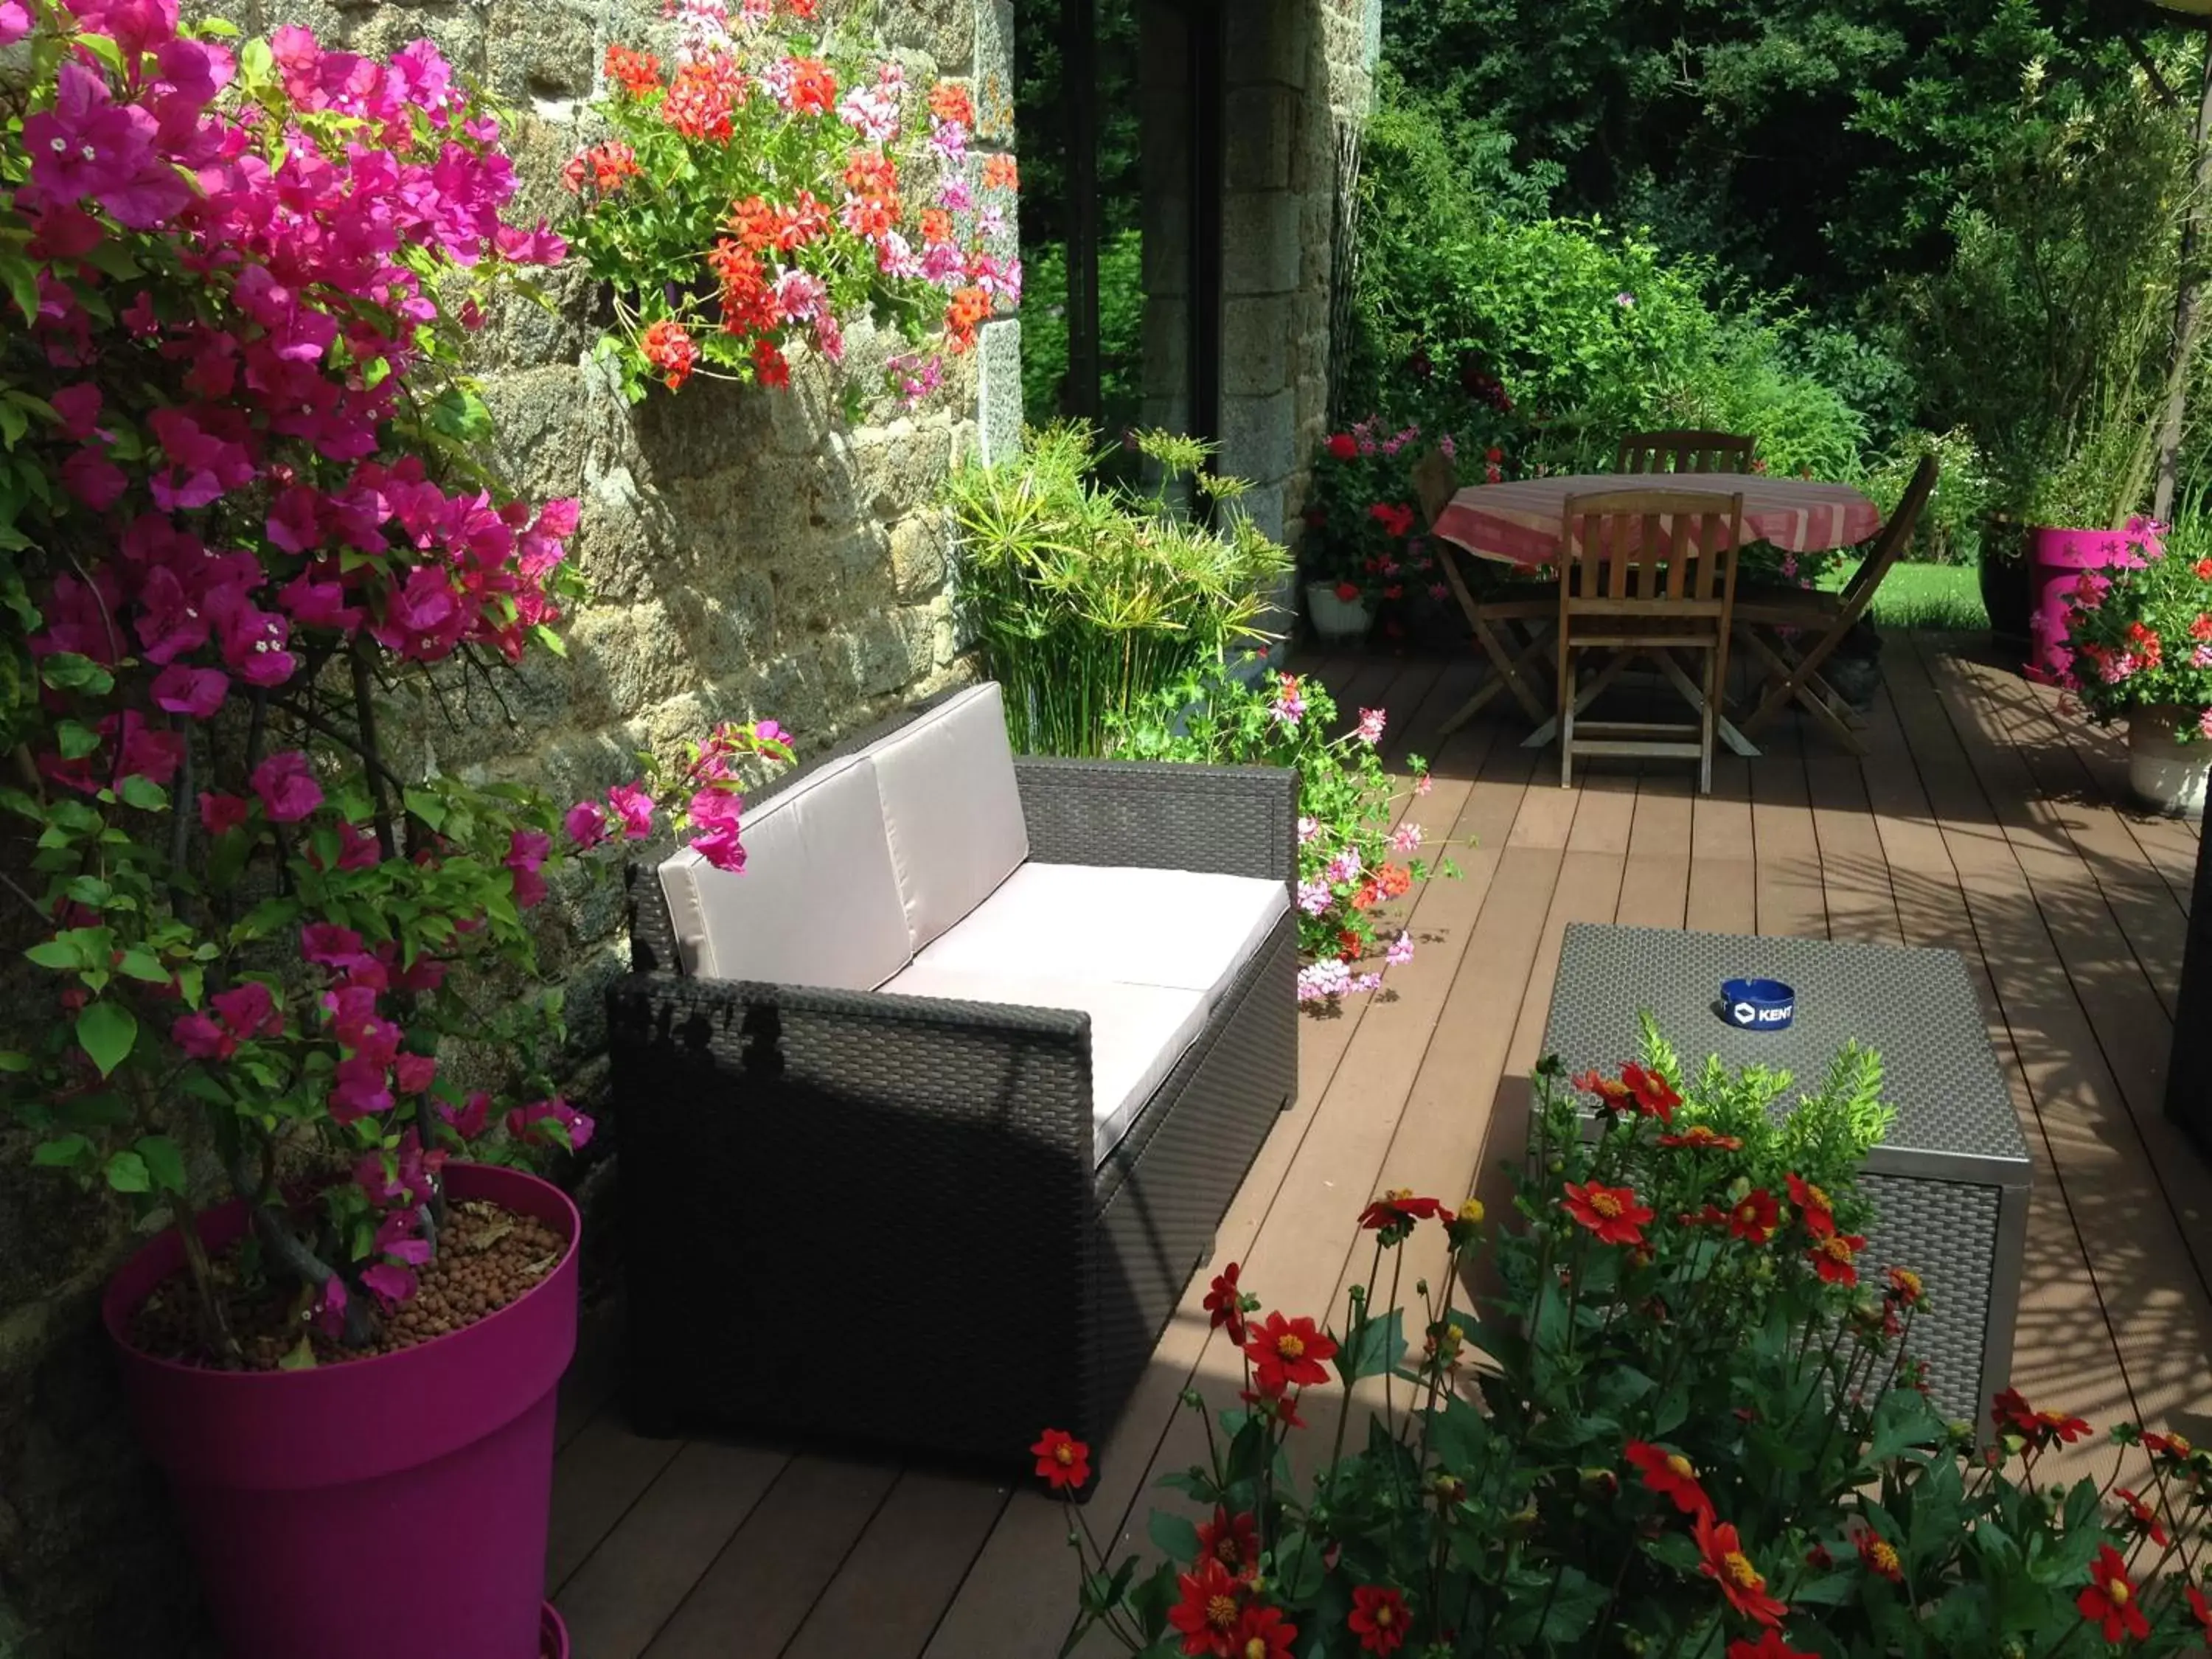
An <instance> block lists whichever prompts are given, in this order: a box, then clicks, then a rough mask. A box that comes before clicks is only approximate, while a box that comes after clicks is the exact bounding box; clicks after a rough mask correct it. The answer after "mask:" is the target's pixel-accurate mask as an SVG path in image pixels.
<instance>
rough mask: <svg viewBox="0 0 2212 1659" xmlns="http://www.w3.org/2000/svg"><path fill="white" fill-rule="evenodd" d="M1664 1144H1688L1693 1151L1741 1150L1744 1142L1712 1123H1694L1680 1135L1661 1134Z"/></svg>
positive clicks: (1660, 1139)
mask: <svg viewBox="0 0 2212 1659" xmlns="http://www.w3.org/2000/svg"><path fill="white" fill-rule="evenodd" d="M1659 1144H1660V1145H1661V1146H1686V1147H1687V1148H1689V1149H1690V1150H1691V1151H1692V1152H1741V1151H1742V1150H1743V1142H1742V1141H1741V1140H1739V1139H1736V1137H1735V1136H1734V1135H1724V1134H1723V1133H1721V1132H1720V1131H1719V1130H1718V1129H1716V1128H1715V1127H1713V1126H1712V1125H1711V1124H1710V1123H1692V1125H1691V1126H1690V1127H1688V1128H1686V1129H1685V1130H1683V1131H1682V1133H1680V1134H1678V1135H1661V1136H1660V1137H1659Z"/></svg>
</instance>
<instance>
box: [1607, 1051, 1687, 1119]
mask: <svg viewBox="0 0 2212 1659" xmlns="http://www.w3.org/2000/svg"><path fill="white" fill-rule="evenodd" d="M1620 1080H1621V1081H1622V1082H1623V1083H1625V1084H1626V1085H1628V1091H1629V1092H1630V1093H1631V1094H1632V1095H1634V1096H1635V1097H1636V1109H1637V1110H1638V1112H1640V1113H1642V1114H1643V1115H1644V1116H1645V1117H1656V1118H1657V1119H1658V1120H1659V1121H1661V1122H1662V1123H1672V1122H1673V1121H1674V1109H1675V1108H1676V1107H1677V1106H1680V1104H1681V1103H1682V1097H1681V1096H1680V1095H1678V1094H1676V1093H1675V1092H1674V1085H1673V1084H1671V1083H1669V1082H1668V1081H1667V1079H1665V1078H1663V1077H1662V1076H1660V1075H1659V1073H1656V1072H1647V1071H1646V1070H1644V1067H1643V1066H1636V1065H1628V1066H1622V1067H1621V1068H1620Z"/></svg>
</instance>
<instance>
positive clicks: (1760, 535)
mask: <svg viewBox="0 0 2212 1659" xmlns="http://www.w3.org/2000/svg"><path fill="white" fill-rule="evenodd" d="M1613 489H1663V490H1668V491H1692V492H1695V493H1697V494H1700V495H1702V494H1704V493H1705V492H1707V491H1709V490H1710V491H1711V492H1712V493H1713V494H1715V495H1719V496H1722V497H1723V498H1725V497H1727V496H1729V495H1735V494H1736V493H1737V492H1738V491H1739V490H1740V491H1741V492H1742V495H1743V528H1744V538H1745V539H1746V540H1747V541H1763V542H1771V543H1773V544H1774V545H1775V546H1777V547H1779V548H1782V549H1784V550H1787V551H1789V552H1791V553H1811V552H1814V551H1816V550H1820V549H1822V548H1829V547H1850V546H1853V545H1855V544H1857V543H1860V542H1863V541H1864V540H1866V538H1868V537H1869V536H1871V535H1873V534H1874V533H1875V531H1877V530H1879V529H1880V528H1881V508H1879V507H1876V506H1875V504H1874V503H1873V502H1872V501H1869V500H1868V499H1867V498H1866V497H1865V496H1864V495H1861V494H1860V493H1859V492H1858V491H1857V490H1856V489H1852V488H1851V487H1850V485H1849V484H1833V483H1812V482H1810V481H1808V480H1807V479H1803V478H1770V477H1766V476H1765V474H1763V473H1758V472H1749V473H1735V472H1668V473H1658V474H1653V473H1635V474H1626V473H1620V472H1578V473H1569V474H1566V475H1564V476H1562V477H1556V478H1524V479H1522V481H1521V482H1520V483H1501V484H1479V485H1477V486H1476V487H1474V489H1462V490H1461V491H1460V492H1459V494H1458V495H1455V496H1453V497H1452V501H1451V505H1450V506H1449V507H1446V508H1445V509H1444V510H1443V516H1442V517H1441V518H1439V519H1438V520H1437V526H1436V533H1437V535H1439V536H1442V537H1443V538H1445V539H1446V540H1447V541H1451V542H1456V543H1457V544H1459V545H1460V546H1462V547H1463V548H1465V549H1467V550H1468V552H1470V553H1476V554H1480V556H1482V557H1484V558H1486V559H1502V560H1504V561H1505V562H1508V563H1511V564H1517V565H1524V566H1531V567H1533V566H1535V565H1541V564H1550V563H1552V562H1553V561H1555V560H1556V559H1557V558H1558V557H1559V517H1560V513H1561V512H1562V510H1563V509H1564V508H1565V504H1566V499H1567V497H1568V496H1570V495H1588V494H1590V493H1591V492H1593V491H1595V490H1613Z"/></svg>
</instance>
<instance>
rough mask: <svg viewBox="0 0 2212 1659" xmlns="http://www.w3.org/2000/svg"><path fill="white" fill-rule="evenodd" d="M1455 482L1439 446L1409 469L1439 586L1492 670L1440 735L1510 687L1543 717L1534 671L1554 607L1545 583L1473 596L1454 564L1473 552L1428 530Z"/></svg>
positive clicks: (1532, 714)
mask: <svg viewBox="0 0 2212 1659" xmlns="http://www.w3.org/2000/svg"><path fill="white" fill-rule="evenodd" d="M1457 483H1458V479H1457V478H1456V477H1455V475H1454V473H1453V471H1452V464H1451V459H1450V458H1449V456H1447V455H1446V454H1445V453H1443V450H1441V449H1432V450H1431V451H1430V452H1429V453H1427V454H1426V455H1425V456H1423V457H1422V458H1421V459H1420V461H1419V464H1418V465H1415V467H1414V468H1413V493H1414V496H1415V498H1416V499H1417V500H1418V501H1419V502H1420V504H1421V513H1422V515H1423V516H1424V517H1425V519H1426V520H1428V525H1429V530H1430V532H1431V534H1430V538H1429V545H1430V548H1431V551H1432V552H1433V553H1434V554H1435V556H1436V561H1437V568H1439V569H1441V570H1442V571H1443V575H1444V582H1445V585H1446V586H1449V588H1450V589H1451V592H1452V598H1453V599H1455V601H1456V602H1457V603H1458V605H1459V608H1460V611H1461V612H1462V615H1464V616H1465V617H1467V625H1468V629H1470V630H1471V631H1472V632H1473V633H1474V642H1475V643H1476V644H1477V645H1478V646H1480V647H1481V648H1482V653H1483V655H1484V656H1486V657H1487V658H1488V659H1490V665H1491V668H1492V674H1491V676H1490V678H1487V679H1486V680H1485V681H1484V682H1483V683H1482V684H1481V685H1480V687H1478V688H1477V689H1476V690H1475V693H1474V696H1471V697H1469V698H1468V700H1467V702H1464V703H1462V705H1461V706H1460V708H1458V710H1457V711H1456V712H1455V713H1454V714H1452V716H1451V718H1450V719H1449V720H1445V721H1444V723H1443V725H1442V726H1438V727H1437V736H1438V737H1440V738H1448V737H1449V736H1450V735H1451V734H1452V733H1453V732H1456V731H1458V730H1459V729H1460V727H1461V726H1465V725H1466V724H1467V723H1468V721H1469V720H1473V719H1474V717H1475V716H1476V715H1477V714H1480V713H1481V712H1482V711H1483V709H1484V708H1486V707H1488V706H1489V703H1490V701H1491V699H1492V698H1493V697H1495V696H1497V695H1498V693H1499V692H1500V691H1510V692H1511V693H1512V694H1513V698H1514V701H1515V702H1518V703H1519V704H1520V705H1521V707H1522V708H1523V709H1524V710H1526V711H1527V713H1528V718H1529V719H1530V720H1536V721H1539V722H1541V721H1542V720H1544V718H1545V717H1546V712H1547V711H1546V709H1545V705H1544V699H1543V696H1542V695H1541V693H1540V692H1538V690H1536V687H1537V684H1538V683H1539V682H1538V680H1537V678H1536V671H1537V670H1538V669H1540V668H1541V666H1542V665H1543V659H1544V653H1545V650H1546V648H1547V646H1548V644H1549V642H1550V638H1551V629H1550V626H1549V624H1550V623H1551V622H1552V619H1553V616H1554V615H1555V614H1556V612H1557V611H1558V609H1559V602H1558V600H1557V599H1555V598H1554V597H1553V586H1552V585H1551V584H1550V583H1548V582H1536V581H1518V582H1513V583H1510V584H1509V588H1510V590H1514V591H1509V592H1505V593H1503V594H1498V595H1492V596H1486V597H1485V598H1482V599H1477V598H1476V597H1475V594H1474V589H1473V588H1472V587H1471V586H1468V580H1467V577H1466V576H1465V575H1464V574H1462V572H1461V569H1460V567H1459V561H1460V560H1461V559H1462V558H1466V559H1472V558H1473V557H1474V554H1472V553H1469V552H1468V550H1466V549H1465V548H1463V547H1462V546H1460V545H1459V544H1457V543H1455V542H1448V541H1446V540H1445V539H1444V538H1443V537H1441V536H1438V535H1436V534H1435V533H1434V532H1435V530H1436V525H1437V520H1438V519H1439V518H1441V517H1442V516H1443V510H1444V509H1445V508H1446V507H1449V506H1450V505H1451V499H1452V495H1453V492H1454V489H1455V486H1456V485H1457Z"/></svg>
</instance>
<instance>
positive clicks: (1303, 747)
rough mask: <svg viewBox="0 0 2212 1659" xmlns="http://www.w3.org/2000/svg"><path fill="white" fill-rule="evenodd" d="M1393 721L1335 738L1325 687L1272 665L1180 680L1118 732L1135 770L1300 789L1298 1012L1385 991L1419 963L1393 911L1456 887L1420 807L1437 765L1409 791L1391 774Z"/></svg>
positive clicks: (1411, 765) (1118, 752) (1121, 753)
mask: <svg viewBox="0 0 2212 1659" xmlns="http://www.w3.org/2000/svg"><path fill="white" fill-rule="evenodd" d="M1113 726H1114V742H1113V746H1112V752H1113V753H1114V754H1115V756H1116V757H1119V758H1122V759H1129V760H1178V761H1192V762H1196V763H1200V764H1204V765H1211V766H1284V767H1290V768H1292V769H1295V770H1296V771H1297V775H1298V822H1297V838H1298V886H1297V896H1296V902H1297V910H1298V945H1299V951H1300V954H1301V955H1302V957H1304V963H1303V965H1302V966H1301V967H1300V968H1299V969H1298V1000H1299V1001H1301V1002H1309V1003H1317V1004H1330V1003H1334V1001H1335V1000H1337V999H1339V998H1341V997H1343V996H1346V995H1364V994H1367V993H1370V992H1372V991H1375V990H1377V989H1379V988H1380V987H1381V986H1382V984H1383V977H1384V975H1386V974H1387V973H1388V972H1389V969H1392V968H1395V967H1397V966H1399V965H1400V964H1401V963H1407V962H1410V961H1412V960H1413V934H1412V933H1411V932H1410V931H1409V930H1408V929H1407V927H1405V925H1404V923H1403V921H1402V919H1401V917H1400V916H1399V915H1398V914H1397V911H1396V908H1395V906H1396V903H1397V902H1398V901H1400V900H1402V899H1404V898H1405V897H1406V896H1407V894H1408V893H1409V892H1411V891H1412V890H1413V886H1414V884H1416V883H1418V882H1423V881H1426V880H1428V879H1429V878H1431V877H1433V876H1446V877H1456V876H1457V875H1458V874H1459V870H1458V867H1457V866H1455V865H1454V864H1453V863H1452V861H1451V860H1450V858H1449V856H1448V855H1446V854H1445V852H1444V849H1445V848H1446V847H1447V846H1448V845H1449V842H1447V841H1446V840H1445V839H1444V838H1443V836H1432V835H1431V834H1430V833H1429V832H1428V831H1427V830H1425V829H1424V828H1423V827H1422V824H1421V823H1420V821H1419V817H1417V816H1415V811H1413V809H1412V808H1411V807H1410V805H1409V807H1408V810H1407V811H1406V813H1405V814H1404V816H1402V817H1401V816H1400V814H1399V811H1398V808H1399V805H1400V804H1401V802H1405V803H1410V802H1412V801H1413V800H1414V799H1418V798H1419V797H1422V796H1425V795H1426V794H1427V793H1429V787H1430V786H1429V767H1428V763H1427V762H1426V761H1425V760H1423V759H1422V758H1421V757H1419V755H1408V756H1407V757H1405V759H1404V761H1403V763H1402V765H1403V766H1404V769H1405V775H1404V777H1403V778H1394V777H1393V776H1392V775H1390V774H1389V772H1388V771H1387V770H1386V769H1384V767H1383V757H1382V754H1381V744H1382V741H1383V732H1384V731H1385V729H1386V728H1387V727H1388V726H1389V714H1387V712H1386V711H1384V710H1383V709H1380V708H1363V709H1361V710H1360V711H1359V717H1358V720H1355V721H1353V722H1352V725H1351V726H1350V727H1349V729H1347V730H1343V731H1339V730H1338V727H1339V726H1340V721H1339V720H1338V718H1337V708H1336V702H1335V700H1334V698H1333V697H1331V696H1329V694H1328V688H1327V687H1326V686H1324V685H1322V684H1321V682H1320V681H1318V680H1315V679H1309V678H1302V677H1300V676H1298V675H1296V674H1283V673H1278V672H1274V671H1270V670H1268V669H1267V668H1266V666H1265V663H1264V659H1261V658H1259V657H1256V656H1255V657H1252V658H1249V659H1248V660H1247V661H1246V662H1245V663H1244V664H1243V665H1242V666H1241V667H1237V666H1231V665H1219V666H1217V667H1215V668H1212V669H1211V670H1201V671H1197V672H1194V673H1191V674H1188V675H1185V676H1183V677H1182V678H1180V679H1178V680H1177V681H1176V683H1175V684H1172V685H1170V686H1169V687H1168V688H1167V689H1166V690H1164V691H1161V692H1159V693H1158V694H1157V695H1156V696H1153V697H1152V698H1151V699H1149V700H1147V701H1146V702H1144V703H1143V704H1142V705H1140V706H1139V708H1138V710H1137V711H1136V713H1135V714H1133V715H1129V716H1121V717H1116V718H1115V720H1114V722H1113Z"/></svg>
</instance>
